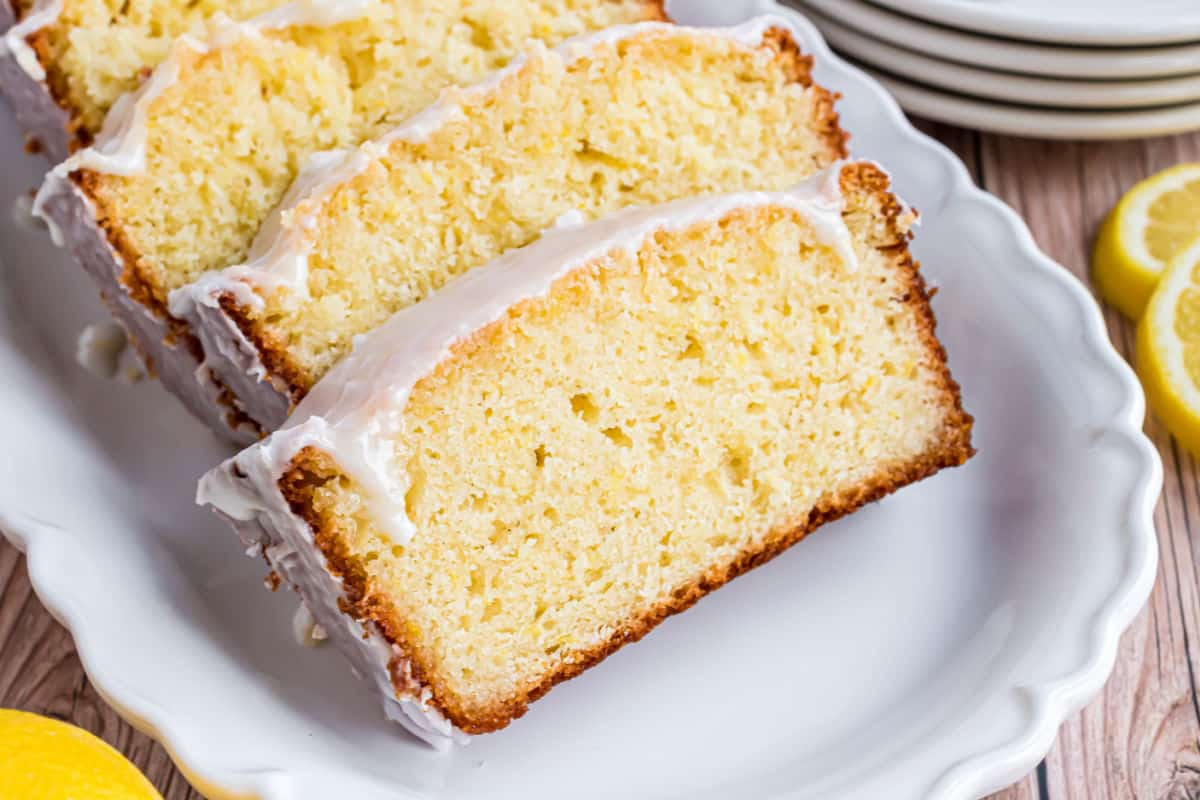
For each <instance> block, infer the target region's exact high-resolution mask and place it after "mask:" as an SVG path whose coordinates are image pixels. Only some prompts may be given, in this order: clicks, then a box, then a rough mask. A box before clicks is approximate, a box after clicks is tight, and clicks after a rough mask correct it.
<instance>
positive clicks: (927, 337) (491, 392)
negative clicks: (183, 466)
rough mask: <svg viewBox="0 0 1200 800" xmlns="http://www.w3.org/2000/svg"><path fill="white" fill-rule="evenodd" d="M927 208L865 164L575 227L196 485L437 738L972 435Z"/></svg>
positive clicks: (345, 376) (392, 703)
mask: <svg viewBox="0 0 1200 800" xmlns="http://www.w3.org/2000/svg"><path fill="white" fill-rule="evenodd" d="M913 216H914V215H913V214H912V213H911V212H909V211H907V210H906V209H904V207H903V206H902V205H901V204H900V203H898V202H897V200H896V199H895V198H894V197H893V196H892V195H891V194H890V193H889V191H888V180H887V177H886V176H885V175H884V174H883V173H882V172H881V171H880V170H879V169H877V168H876V167H874V166H873V165H870V164H865V163H854V164H848V165H844V166H838V167H836V168H834V169H832V170H830V171H829V172H827V173H825V174H822V175H819V176H817V177H816V178H814V179H810V180H809V181H808V182H806V183H804V184H802V185H800V186H798V187H795V188H793V189H791V190H788V191H782V192H774V193H746V194H732V195H723V196H717V197H712V198H707V199H704V198H702V199H693V200H685V201H679V202H677V203H674V204H671V205H667V206H664V207H652V208H648V209H635V210H626V211H623V212H618V213H617V214H615V215H613V216H611V217H607V218H605V219H602V220H600V221H597V222H591V223H586V224H583V225H581V226H560V227H559V228H556V229H553V230H551V231H549V232H547V233H546V234H545V235H544V236H543V237H542V238H540V239H538V240H537V241H536V242H534V243H533V244H531V245H529V246H528V247H525V248H523V249H520V250H515V251H511V252H509V253H508V254H506V255H504V256H501V257H500V258H498V259H496V260H494V261H492V262H491V263H489V264H488V265H487V266H484V267H482V268H480V269H477V270H474V271H472V272H469V273H467V274H466V275H464V276H462V277H460V278H458V279H457V280H454V281H452V282H450V283H449V284H447V285H446V286H444V287H443V288H442V289H441V290H440V291H439V292H437V293H434V294H433V295H431V296H430V297H428V298H426V299H425V300H424V301H422V302H420V303H418V304H416V305H414V306H409V307H408V308H406V309H404V310H403V311H401V312H399V313H397V314H396V315H395V316H393V317H392V318H391V319H389V320H388V321H387V322H386V323H385V324H384V325H382V326H380V327H378V328H376V329H375V330H374V331H372V332H371V333H370V334H368V335H366V336H365V337H363V338H362V339H360V340H359V341H358V342H357V343H356V344H355V346H354V350H353V352H352V353H351V354H350V355H349V356H347V357H346V358H344V359H342V361H341V362H339V363H338V365H337V366H335V367H334V368H333V369H332V370H331V371H330V373H329V374H328V375H326V376H325V377H324V378H323V379H322V381H321V382H320V383H318V384H317V386H316V387H315V388H314V389H313V391H312V392H310V393H309V394H308V396H307V397H306V398H305V400H304V401H303V402H301V403H300V405H299V407H298V408H297V409H296V411H295V413H294V414H293V415H292V417H291V418H290V419H289V420H288V422H287V424H286V426H285V427H284V428H282V429H281V430H279V431H277V432H276V433H275V434H273V435H272V436H270V437H269V438H267V439H266V440H264V441H263V442H260V443H258V444H256V445H254V446H253V447H251V448H250V449H248V450H246V451H244V452H242V453H241V454H239V455H237V456H235V457H234V458H232V459H231V460H229V461H227V462H226V463H224V464H223V465H221V466H220V467H218V468H216V469H215V470H214V471H212V472H211V473H209V474H208V475H207V476H205V477H204V479H203V480H202V481H201V484H200V488H199V492H198V500H199V501H200V502H202V503H208V504H211V505H212V506H213V507H214V508H215V509H216V510H217V511H218V512H220V513H221V514H222V515H224V516H225V517H227V518H228V519H229V520H230V521H231V522H232V523H233V525H234V526H235V527H236V528H237V530H238V532H239V534H240V535H241V537H242V539H243V540H244V542H245V543H246V545H248V546H250V547H252V548H253V549H254V550H255V551H256V552H262V553H263V554H265V556H266V558H267V560H268V562H269V563H270V564H271V567H272V569H274V570H276V571H277V572H278V574H279V575H281V576H282V578H283V580H285V581H286V582H288V583H290V584H292V585H293V586H294V587H296V588H297V589H298V590H299V592H300V594H301V597H302V599H303V601H304V602H305V603H306V604H307V605H308V606H309V608H310V609H311V611H312V613H313V615H314V616H315V618H316V621H317V622H318V623H319V624H320V625H322V627H323V628H324V629H325V630H326V632H327V633H328V634H329V635H330V637H331V638H332V640H333V641H334V642H335V643H336V645H337V647H338V648H339V649H341V650H342V651H343V652H344V653H345V654H346V655H347V656H348V657H349V658H350V660H351V661H352V662H353V663H354V664H355V665H356V668H357V672H358V673H359V674H360V675H361V676H363V677H365V678H366V679H367V680H368V682H370V683H371V684H372V685H373V686H374V687H375V689H376V690H378V691H379V692H380V693H381V695H382V696H383V698H384V700H385V704H386V706H387V708H388V711H389V714H390V715H391V716H393V717H394V718H396V719H398V720H399V721H401V722H404V723H405V724H407V725H408V726H409V727H410V728H411V729H413V730H414V731H415V732H417V733H418V734H419V735H421V736H422V737H423V738H426V739H427V740H431V741H435V742H437V741H446V740H449V739H451V738H461V736H462V735H463V734H477V733H485V732H489V731H495V730H497V729H499V728H502V727H504V726H505V725H507V724H508V723H509V722H510V721H511V720H513V719H515V718H517V717H519V716H521V715H522V714H523V713H525V711H526V707H527V705H528V704H529V703H530V702H532V701H533V700H536V699H537V698H539V697H541V696H542V695H543V694H545V693H546V692H547V691H548V690H549V689H550V688H551V687H552V686H553V685H554V684H556V683H558V682H560V681H562V680H565V679H567V678H571V677H573V676H575V675H577V674H579V673H580V672H581V671H583V670H584V669H586V668H587V667H589V666H591V665H593V664H595V663H597V662H598V661H600V660H601V659H603V658H604V657H605V656H607V655H608V654H610V653H612V652H613V651H615V650H616V649H618V648H620V647H621V646H623V645H624V644H626V643H628V642H632V641H635V640H637V639H639V638H641V637H642V636H643V635H645V634H646V633H647V632H648V631H649V630H650V629H651V628H653V627H654V626H655V625H657V624H658V623H659V622H661V621H662V620H663V619H664V618H665V617H667V616H669V615H671V614H674V613H676V612H679V611H682V610H683V609H685V608H687V607H688V606H690V605H691V604H692V603H694V602H696V601H697V600H698V599H699V598H700V597H702V596H703V595H705V594H706V593H708V592H710V591H712V590H713V589H716V588H717V587H719V586H721V585H722V584H723V583H725V582H726V581H728V580H730V579H732V578H734V577H736V576H737V575H739V574H741V573H742V572H745V571H746V570H748V569H750V568H751V567H754V566H756V565H758V564H762V563H763V562H765V561H767V560H768V559H770V558H772V557H774V556H775V555H777V554H778V553H780V552H782V551H783V550H784V549H785V548H787V547H788V546H790V545H791V544H793V543H795V542H796V541H798V540H799V539H800V538H802V537H803V536H805V535H806V534H807V533H809V532H810V531H812V530H813V529H814V528H816V527H818V526H819V525H821V524H823V523H825V522H828V521H830V520H833V519H836V518H838V517H840V516H842V515H844V514H847V513H849V512H851V511H853V510H855V509H856V508H858V507H859V506H861V505H863V504H864V503H867V502H870V501H872V500H876V499H878V498H880V497H882V496H884V495H886V494H888V493H889V492H892V491H894V490H896V489H898V488H900V487H902V486H904V485H906V484H908V483H911V482H913V481H916V480H919V479H921V478H924V477H926V476H928V475H931V474H933V473H934V472H936V471H937V470H939V469H941V468H942V467H947V466H953V465H957V464H961V463H963V462H964V461H965V460H966V459H967V458H969V457H970V455H971V453H972V449H971V443H970V431H971V418H970V417H969V416H968V415H967V414H966V413H965V412H964V411H963V409H962V407H961V404H960V400H959V391H958V387H957V385H956V384H955V383H954V381H953V379H952V378H951V376H950V373H949V371H948V369H947V366H946V361H945V354H944V351H943V350H942V347H941V346H940V344H939V343H938V341H937V339H936V338H935V336H934V318H933V314H932V312H931V309H930V306H929V300H928V295H927V293H926V291H925V288H924V284H923V282H922V279H921V277H920V275H919V274H918V271H917V266H916V264H914V263H913V260H912V258H911V256H910V255H909V251H908V247H907V240H908V238H909V231H908V226H909V224H910V222H911V218H912V217H913ZM696 656H697V657H700V656H701V654H699V653H697V654H696Z"/></svg>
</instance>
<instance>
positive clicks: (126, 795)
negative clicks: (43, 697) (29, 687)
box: [0, 709, 162, 800]
mask: <svg viewBox="0 0 1200 800" xmlns="http://www.w3.org/2000/svg"><path fill="white" fill-rule="evenodd" d="M0 797H3V798H6V800H7V798H12V799H13V800H79V799H80V798H88V800H162V796H161V795H159V793H158V792H157V791H155V790H154V787H153V786H152V785H151V784H150V781H148V780H146V778H145V777H144V776H143V775H142V773H140V772H138V770H137V768H136V767H135V766H133V764H130V763H129V762H128V761H126V760H125V757H124V756H122V755H121V754H120V753H118V752H117V751H116V750H114V749H112V748H111V747H109V746H108V745H107V744H105V743H104V742H102V741H101V740H100V739H97V738H96V737H95V736H93V735H92V734H90V733H88V732H87V731H85V730H83V729H81V728H76V727H75V726H73V725H68V724H66V723H65V722H58V721H57V720H52V719H47V718H46V717H40V716H38V715H37V714H29V713H26V712H24V711H12V710H9V709H0Z"/></svg>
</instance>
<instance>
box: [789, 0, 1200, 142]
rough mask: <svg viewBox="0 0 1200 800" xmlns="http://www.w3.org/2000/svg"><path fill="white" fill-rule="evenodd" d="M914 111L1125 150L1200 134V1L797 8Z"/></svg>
mask: <svg viewBox="0 0 1200 800" xmlns="http://www.w3.org/2000/svg"><path fill="white" fill-rule="evenodd" d="M793 2H794V3H795V4H796V5H798V6H800V7H801V8H802V9H803V10H804V11H805V12H807V13H808V15H809V17H810V18H811V19H812V21H813V22H814V23H816V25H817V27H819V28H820V29H821V32H822V33H824V34H825V38H826V39H828V40H829V43H830V44H831V45H833V47H834V48H836V49H838V50H839V51H841V52H842V53H843V54H844V55H846V56H848V57H849V58H850V59H851V60H852V61H854V62H856V63H857V64H858V65H859V66H861V67H863V68H865V69H866V70H867V71H868V72H870V73H871V74H872V75H874V76H875V77H876V78H878V79H879V81H880V82H882V83H883V84H884V85H885V86H886V87H887V88H888V89H889V90H890V91H891V92H892V94H894V95H895V96H896V99H897V100H899V101H900V104H901V105H902V106H904V107H905V109H907V110H908V111H910V112H912V113H914V114H917V115H920V116H924V117H929V118H931V119H936V120H941V121H943V122H952V123H955V124H958V125H964V126H967V127H972V128H982V129H984V130H991V131H998V132H1002V133H1012V134H1018V135H1025V136H1040V137H1050V138H1062V139H1119V138H1127V137H1140V136H1152V135H1156V134H1166V133H1176V132H1179V131H1185V130H1192V129H1198V128H1200V0H871V2H866V0H793Z"/></svg>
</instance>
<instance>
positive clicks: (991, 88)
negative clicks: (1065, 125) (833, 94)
mask: <svg viewBox="0 0 1200 800" xmlns="http://www.w3.org/2000/svg"><path fill="white" fill-rule="evenodd" d="M810 19H812V21H813V23H815V24H816V26H817V28H819V29H820V31H821V33H822V35H824V37H825V40H826V41H828V42H829V43H830V44H831V45H833V46H834V47H835V48H837V49H838V50H839V51H840V52H842V53H846V54H847V55H850V56H852V57H854V58H855V59H856V60H857V61H860V62H861V63H863V64H867V65H868V66H872V67H877V68H879V69H882V70H884V71H886V72H889V73H891V74H893V75H899V76H903V77H905V78H909V79H912V80H913V81H916V82H919V83H924V84H928V85H930V86H933V87H937V88H941V89H947V90H949V91H951V92H956V93H959V94H964V95H973V96H976V97H981V98H988V99H992V100H1000V101H1002V102H1008V103H1021V104H1027V105H1035V106H1043V107H1047V108H1104V109H1123V108H1148V107H1154V106H1167V105H1179V104H1184V103H1188V102H1194V101H1200V74H1197V75H1184V76H1180V77H1175V78H1159V79H1155V80H1123V81H1083V80H1072V79H1069V78H1039V77H1033V76H1029V75H1014V74H1013V73H1010V72H994V71H992V70H986V69H979V68H976V67H969V66H966V65H964V64H956V63H954V62H952V61H943V60H941V59H939V58H933V57H930V56H927V55H924V54H922V53H917V52H913V51H912V50H906V49H904V48H901V47H894V46H892V45H890V44H887V43H885V42H881V41H879V40H878V39H873V38H871V37H870V36H866V35H864V34H861V33H859V32H858V31H856V30H854V29H853V28H849V27H847V26H845V25H843V24H842V23H840V22H837V21H836V20H834V19H832V18H830V17H827V16H825V15H823V14H818V13H816V12H813V13H812V14H811V16H810Z"/></svg>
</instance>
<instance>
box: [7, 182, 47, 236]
mask: <svg viewBox="0 0 1200 800" xmlns="http://www.w3.org/2000/svg"><path fill="white" fill-rule="evenodd" d="M12 221H13V223H14V224H16V226H17V227H18V228H21V229H22V230H26V231H33V232H38V233H40V232H42V231H45V230H46V222H45V220H43V219H41V218H40V217H36V216H34V213H33V192H32V191H28V192H21V193H20V194H19V195H17V197H16V199H15V200H13V204H12Z"/></svg>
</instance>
